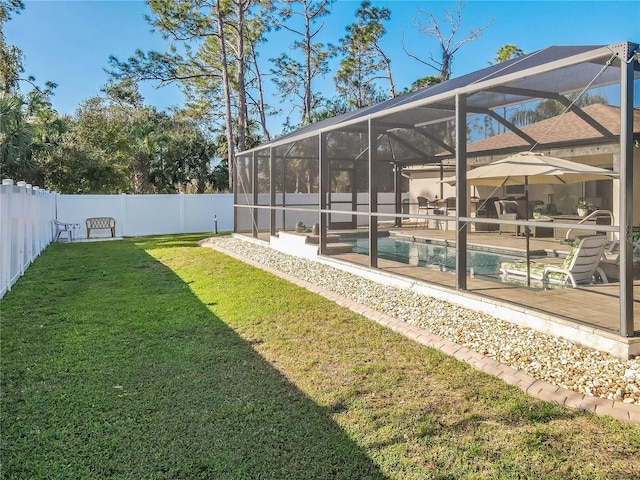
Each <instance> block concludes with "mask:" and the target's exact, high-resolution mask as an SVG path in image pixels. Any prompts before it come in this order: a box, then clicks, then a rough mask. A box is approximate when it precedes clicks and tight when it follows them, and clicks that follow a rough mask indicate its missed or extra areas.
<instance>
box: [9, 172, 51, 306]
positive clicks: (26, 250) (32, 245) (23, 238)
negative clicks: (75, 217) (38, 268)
mask: <svg viewBox="0 0 640 480" xmlns="http://www.w3.org/2000/svg"><path fill="white" fill-rule="evenodd" d="M55 197H56V195H55V194H54V193H51V192H48V191H46V190H41V189H39V188H38V187H32V186H31V185H27V184H26V183H25V182H18V184H17V185H14V184H13V181H12V180H3V181H2V185H0V298H2V297H3V296H4V294H5V293H6V292H7V291H8V290H10V289H11V286H12V285H13V284H14V283H15V282H16V280H18V278H20V277H21V276H22V275H23V274H24V271H25V269H26V268H27V267H28V266H29V265H30V264H31V262H32V261H33V259H34V258H36V257H37V256H38V255H39V254H40V252H42V250H44V249H45V247H46V246H47V245H49V243H50V242H51V239H52V238H53V223H52V221H51V220H52V219H53V218H54V217H55V203H56V199H55Z"/></svg>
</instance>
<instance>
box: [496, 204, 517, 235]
mask: <svg viewBox="0 0 640 480" xmlns="http://www.w3.org/2000/svg"><path fill="white" fill-rule="evenodd" d="M494 204H495V207H496V213H497V215H498V218H499V219H500V220H518V219H519V218H522V217H520V216H519V213H518V202H517V201H515V200H497V201H495V202H494ZM503 232H504V233H513V234H514V235H520V225H502V224H500V225H498V233H499V234H502V233H503Z"/></svg>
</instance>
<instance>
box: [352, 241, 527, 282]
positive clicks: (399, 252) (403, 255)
mask: <svg viewBox="0 0 640 480" xmlns="http://www.w3.org/2000/svg"><path fill="white" fill-rule="evenodd" d="M341 241H342V242H344V243H349V244H351V245H353V253H360V254H363V255H368V254H369V240H368V239H367V238H343V239H342V240H341ZM378 257H379V258H384V259H386V260H393V261H396V262H401V263H406V264H408V265H413V266H418V267H427V268H433V269H437V270H440V271H443V272H455V269H456V249H455V247H453V246H448V245H439V244H433V243H423V242H411V241H408V240H400V239H395V238H392V237H381V238H379V239H378ZM518 260H524V257H521V256H512V255H502V254H498V253H492V252H484V251H479V250H472V249H469V250H468V251H467V272H471V269H473V272H472V273H473V274H475V275H489V276H495V275H499V273H500V263H501V262H514V261H518Z"/></svg>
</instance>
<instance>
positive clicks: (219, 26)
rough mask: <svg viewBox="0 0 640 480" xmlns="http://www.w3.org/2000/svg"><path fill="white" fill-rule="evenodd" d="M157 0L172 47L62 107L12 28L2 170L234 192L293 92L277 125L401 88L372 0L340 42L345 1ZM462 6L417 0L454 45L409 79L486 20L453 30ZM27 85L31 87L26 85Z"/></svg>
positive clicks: (62, 186) (117, 186) (445, 66)
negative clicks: (178, 92)
mask: <svg viewBox="0 0 640 480" xmlns="http://www.w3.org/2000/svg"><path fill="white" fill-rule="evenodd" d="M147 3H148V6H149V14H148V16H147V21H148V23H149V24H150V25H151V26H152V28H153V30H154V31H155V32H157V33H158V34H160V35H162V37H164V38H165V39H167V40H169V43H170V47H169V48H168V49H167V50H166V51H141V50H138V51H135V52H132V55H131V56H130V57H129V58H128V59H119V58H116V57H113V56H112V57H111V58H110V59H109V81H108V83H107V84H106V85H105V87H104V93H103V95H99V96H96V97H92V98H88V99H86V100H84V101H83V102H82V104H81V105H79V106H78V108H77V110H76V112H75V113H74V114H73V115H69V116H59V115H58V114H57V112H55V111H54V110H53V108H52V106H51V96H52V95H53V94H54V93H55V87H56V86H55V84H53V83H46V84H45V86H44V87H40V86H39V85H38V84H37V82H36V81H35V79H34V78H32V77H29V76H25V75H23V74H24V71H25V68H24V62H25V59H24V58H23V55H22V52H21V51H20V49H19V47H18V46H11V45H7V44H6V41H5V37H4V35H3V34H1V32H0V87H1V92H2V97H0V114H1V115H2V124H3V125H2V127H1V132H0V135H1V137H0V155H1V157H0V162H1V163H0V166H1V167H2V170H3V175H7V176H15V177H19V178H21V179H25V180H27V181H31V182H34V183H37V184H39V185H41V186H43V187H45V188H51V189H56V190H59V191H64V192H78V193H80V192H82V193H100V192H109V193H120V192H127V193H153V192H159V193H160V192H162V193H167V192H178V191H197V192H202V191H223V190H226V189H232V188H233V185H232V184H231V179H232V178H233V171H232V169H233V165H234V163H233V162H232V161H230V160H231V159H233V158H234V156H235V153H236V152H237V151H242V150H246V149H248V148H252V146H255V145H257V144H259V143H260V142H262V141H263V140H269V139H270V138H271V137H272V133H271V132H270V131H269V129H268V126H267V122H268V118H269V116H271V115H274V114H277V113H282V111H283V110H284V109H286V108H287V107H284V108H283V105H289V107H288V108H289V110H288V112H285V114H286V117H287V120H286V121H285V122H284V124H283V125H282V130H281V132H278V133H284V132H286V131H288V130H290V129H292V128H295V127H297V126H302V125H305V124H309V123H312V122H315V121H319V120H322V119H323V118H327V117H329V116H333V115H337V114H340V113H344V112H346V111H348V110H351V109H354V108H359V107H363V106H366V105H370V104H372V103H376V102H378V101H382V100H385V99H387V98H390V97H393V96H395V95H396V94H397V92H396V85H395V83H394V78H393V72H392V68H391V59H390V57H389V56H388V55H387V53H386V52H385V50H384V48H383V44H384V42H383V39H384V35H385V33H386V30H385V27H384V24H385V22H386V21H388V20H389V19H390V17H391V8H390V7H378V6H374V5H372V3H371V2H370V1H369V0H364V1H362V3H361V4H360V5H358V6H357V7H356V9H355V12H354V14H355V21H354V22H353V23H351V24H349V25H347V26H346V28H345V32H346V33H345V35H344V37H343V38H340V39H338V44H336V45H333V44H328V43H323V42H322V41H320V40H319V38H320V35H319V34H320V32H322V31H323V29H324V27H325V21H328V19H329V18H330V16H331V14H332V3H333V0H148V2H147ZM23 8H24V4H23V3H22V1H21V0H0V25H2V24H4V22H6V21H8V20H9V19H10V18H11V17H12V15H14V14H17V13H20V11H21V10H22V9H23ZM461 12H462V4H461V3H459V4H458V9H457V10H456V11H455V12H453V13H450V12H445V21H444V23H445V24H448V25H449V27H450V29H451V33H450V34H449V35H445V34H444V33H443V31H444V30H442V29H441V28H440V25H439V23H438V20H437V17H436V14H435V13H432V12H425V11H423V10H420V9H419V10H418V15H426V17H427V22H426V23H422V24H420V23H419V22H417V23H416V25H417V26H418V28H419V30H421V31H422V32H423V33H424V34H431V36H435V37H436V38H437V39H438V40H439V43H440V46H441V47H442V48H443V49H444V50H443V53H442V55H444V56H442V60H441V61H437V62H436V63H435V65H436V66H439V67H440V72H439V75H435V76H429V75H424V73H425V72H422V73H423V75H421V76H420V77H419V78H418V79H417V80H415V81H414V82H413V84H412V85H411V87H409V88H410V89H411V90H413V89H416V88H422V87H424V86H428V85H432V84H434V83H437V81H441V80H443V79H445V78H447V77H448V75H449V74H450V73H451V60H452V58H453V55H454V54H455V53H456V52H457V51H458V50H459V49H460V48H461V47H462V45H464V44H465V43H467V42H469V41H471V40H474V39H476V38H478V37H479V36H480V33H481V32H482V30H484V29H485V28H487V27H488V24H487V25H485V26H483V27H480V28H479V29H476V30H473V31H472V33H471V34H470V35H469V36H467V37H466V38H464V39H462V40H460V41H454V36H455V34H456V33H457V31H458V29H459V26H460V22H461ZM277 32H286V34H287V35H288V37H287V38H289V39H291V42H290V43H288V44H286V45H285V44H280V43H278V42H275V43H274V42H273V41H272V40H271V39H272V38H273V36H274V35H276V34H278V33H277ZM267 40H269V42H268V41H267ZM265 53H267V55H266V56H265ZM435 55H437V54H432V55H431V57H430V58H431V59H432V60H433V59H435V58H436V56H435ZM410 56H412V55H410ZM334 57H338V60H337V63H336V62H332V61H331V60H332V59H333V58H334ZM445 57H446V58H445ZM413 58H415V57H413ZM438 62H440V63H438ZM334 65H337V68H336V71H335V72H334V75H333V78H334V81H335V84H336V91H337V92H338V94H337V95H335V96H333V97H331V96H329V95H327V92H326V89H322V88H321V85H322V83H321V82H322V81H324V82H325V85H326V79H327V77H331V73H332V72H331V68H332V67H333V66H334ZM427 65H429V62H427ZM433 65H434V64H432V65H431V66H433ZM140 82H151V83H152V84H154V85H155V86H156V87H158V88H160V87H162V86H164V85H166V84H169V83H176V84H178V85H180V87H181V88H182V90H183V92H184V94H185V98H186V102H185V104H184V105H183V106H181V107H179V108H177V107H176V108H174V109H173V110H171V111H169V112H158V111H157V110H156V109H155V108H153V107H150V106H148V105H145V101H144V99H143V98H142V96H141V95H140V93H139V91H138V88H137V85H138V84H139V83H140ZM269 83H273V85H275V87H276V92H277V95H276V97H277V99H278V101H277V102H276V103H275V104H271V105H270V104H268V102H267V100H266V98H267V95H266V94H265V91H266V90H267V85H268V84H269ZM21 85H24V86H25V87H26V88H27V89H28V90H29V91H28V92H26V93H23V92H22V91H21V89H20V86H21ZM404 91H407V89H405V90H404ZM224 175H227V178H226V179H223V176H224Z"/></svg>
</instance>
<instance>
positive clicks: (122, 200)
mask: <svg viewBox="0 0 640 480" xmlns="http://www.w3.org/2000/svg"><path fill="white" fill-rule="evenodd" d="M120 211H121V212H122V213H121V214H120V217H121V218H122V222H121V223H122V227H121V228H122V233H121V235H122V236H123V237H124V236H126V234H127V229H126V227H127V194H126V193H121V194H120ZM117 229H118V222H116V230H117ZM117 236H118V232H116V237H117Z"/></svg>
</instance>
